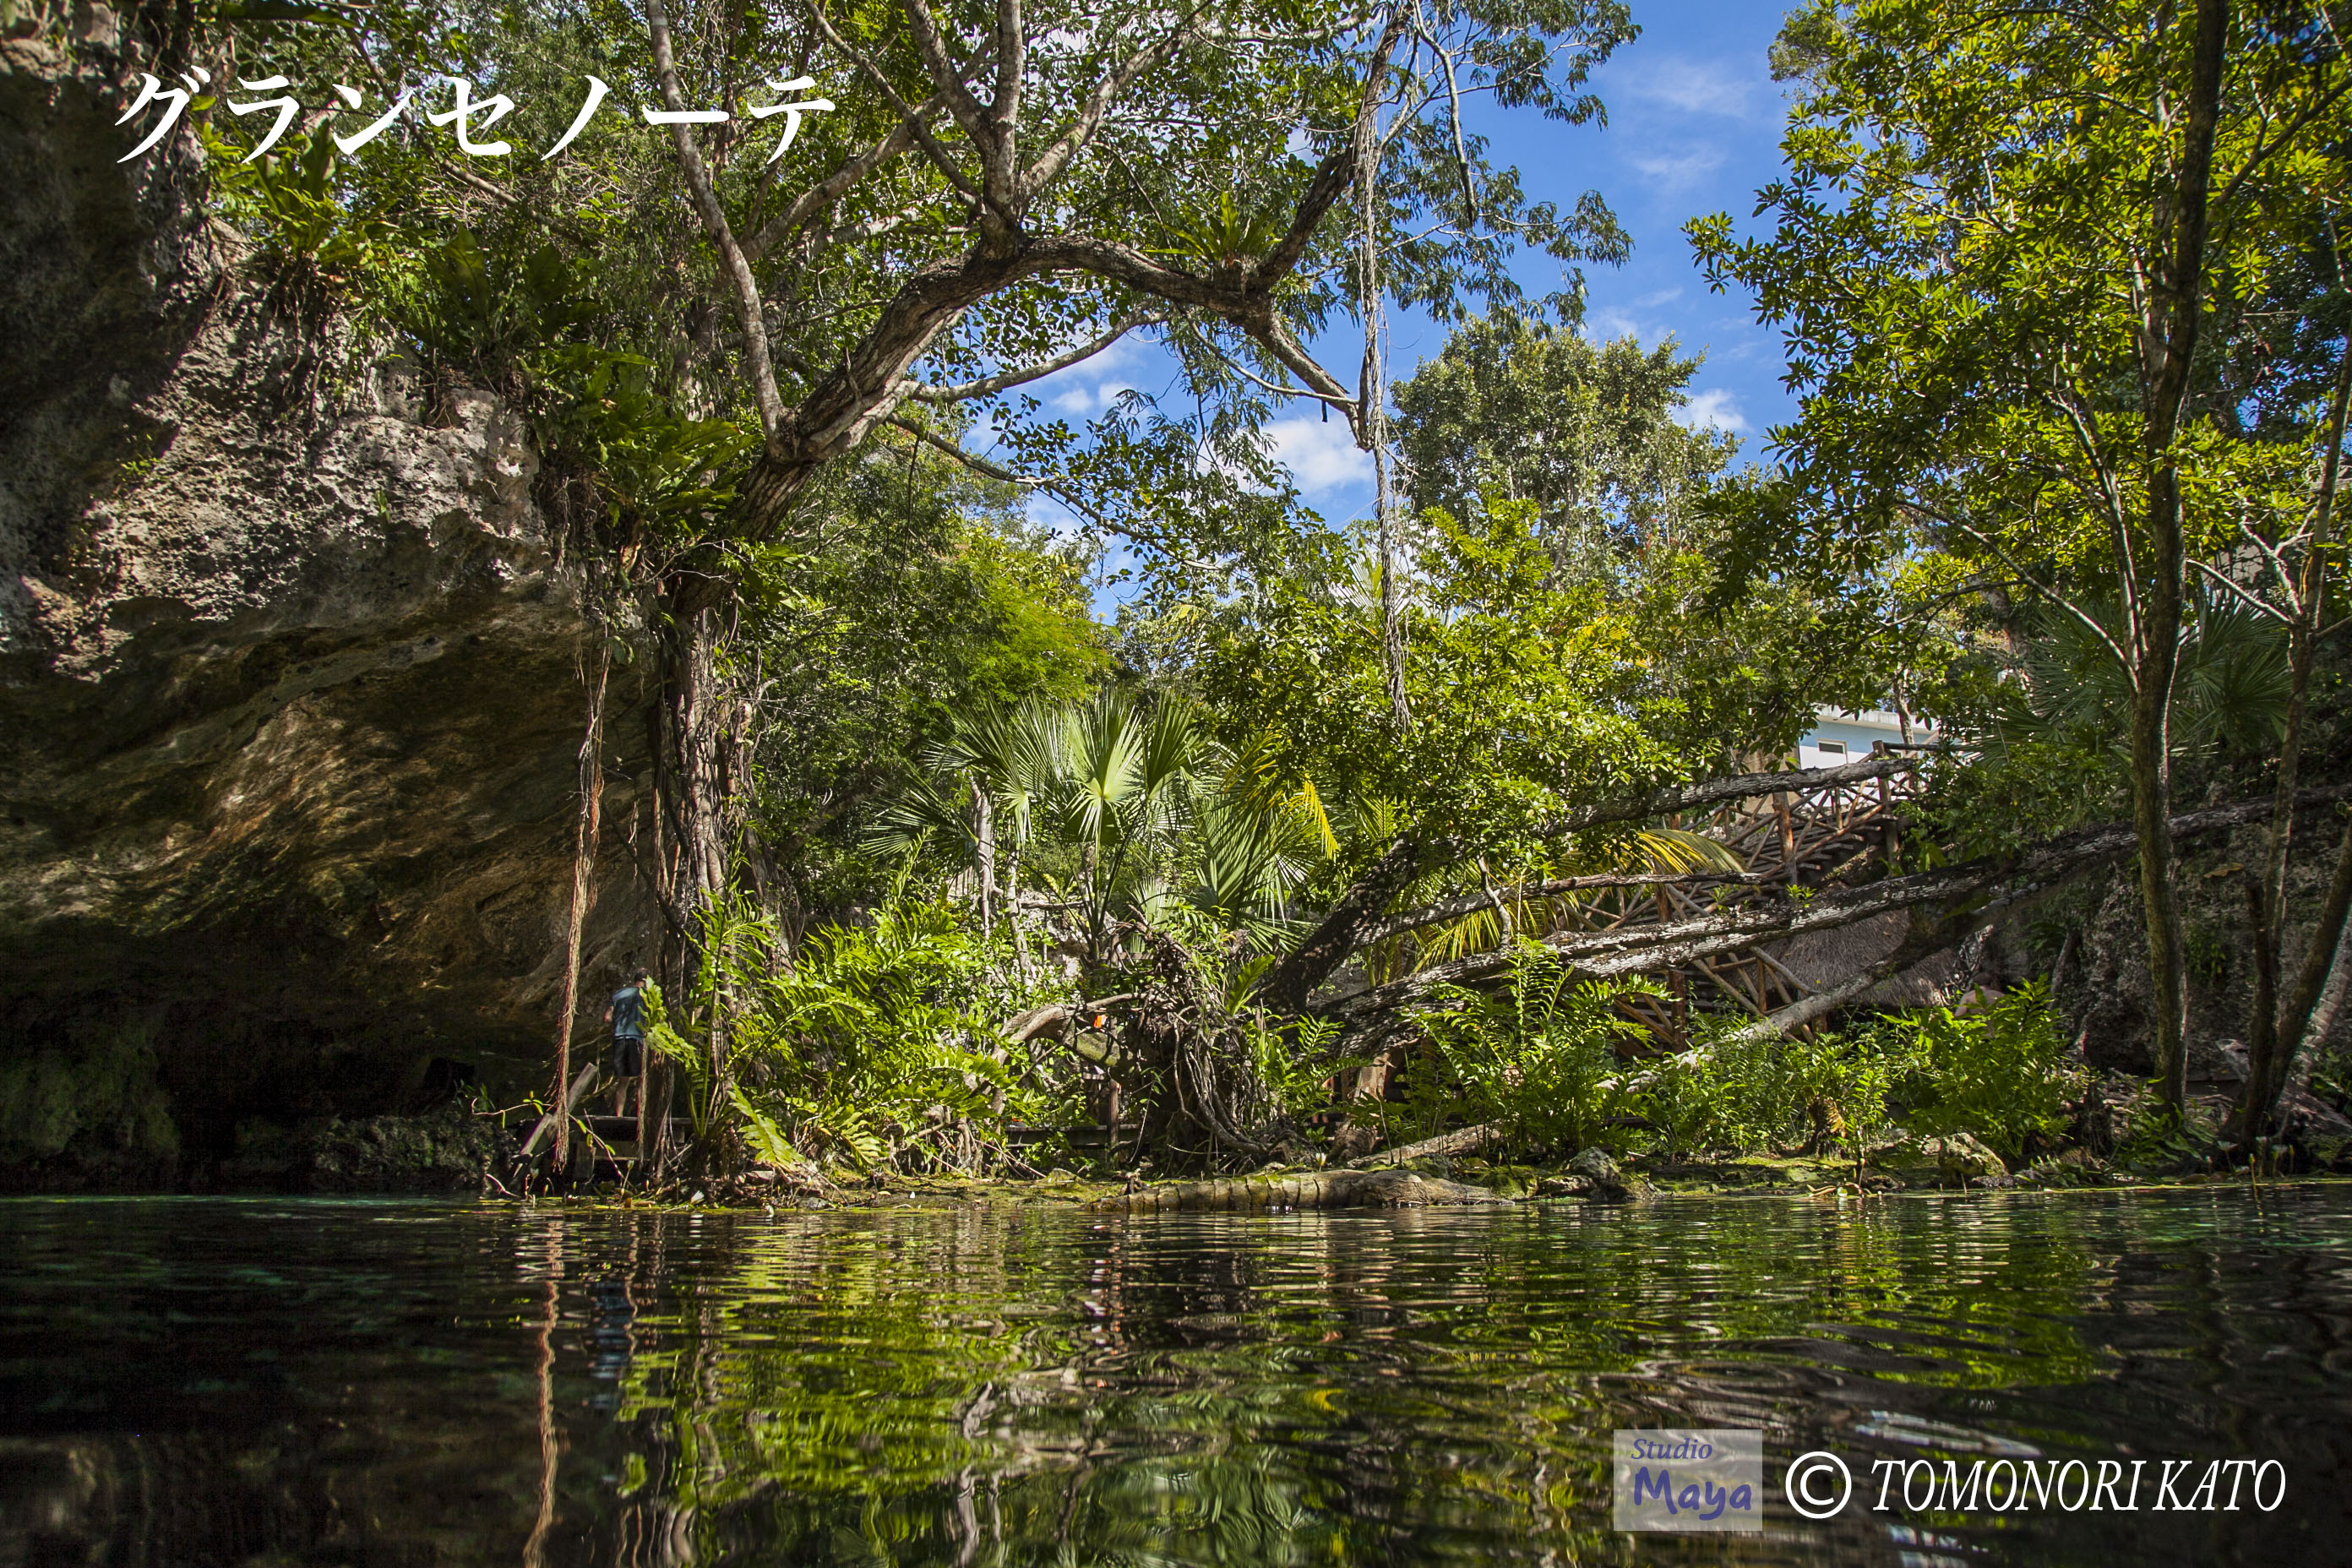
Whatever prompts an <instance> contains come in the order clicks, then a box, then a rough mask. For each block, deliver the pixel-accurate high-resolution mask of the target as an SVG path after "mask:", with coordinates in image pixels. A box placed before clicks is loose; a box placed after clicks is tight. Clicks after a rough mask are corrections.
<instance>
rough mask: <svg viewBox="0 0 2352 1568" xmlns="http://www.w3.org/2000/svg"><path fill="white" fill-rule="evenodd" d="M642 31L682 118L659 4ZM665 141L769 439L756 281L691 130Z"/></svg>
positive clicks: (770, 407) (678, 130) (650, 5)
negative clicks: (725, 302) (729, 304)
mask: <svg viewBox="0 0 2352 1568" xmlns="http://www.w3.org/2000/svg"><path fill="white" fill-rule="evenodd" d="M646 26H647V28H648V29H649V30H650V31H651V32H652V34H653V46H654V74H655V75H656V77H658V78H659V79H660V80H661V91H662V102H663V103H664V104H665V105H667V107H668V108H669V109H670V110H671V111H672V112H674V113H682V112H684V111H685V109H686V94H685V92H684V91H683V90H682V89H680V88H679V87H678V82H677V58H675V57H674V56H673V55H672V53H671V51H670V37H669V13H668V11H667V9H665V8H664V6H663V4H662V0H646ZM670 137H671V140H672V141H673V142H675V143H676V144H677V165H678V168H679V170H680V171H681V172H683V173H684V174H685V175H686V184H687V189H688V191H690V192H691V193H692V194H693V196H694V206H695V210H696V212H698V214H700V215H701V217H702V227H703V231H704V233H706V234H708V235H709V237H710V243H711V244H712V245H714V246H716V247H718V248H719V261H720V262H721V264H722V268H723V270H724V271H725V272H726V274H727V280H728V282H729V284H730V286H732V288H733V289H734V293H735V310H736V315H737V318H738V320H739V321H740V324H741V326H742V329H743V367H744V371H745V373H746V374H748V375H749V376H750V377H751V395H752V396H753V397H754V398H755V399H756V400H757V401H758V403H759V405H760V428H761V431H763V432H765V433H767V434H769V435H773V434H774V432H775V429H776V427H777V426H778V425H779V424H781V423H782V420H783V416H784V402H783V398H782V396H781V395H779V394H778V393H777V391H776V367H775V365H774V364H773V363H772V362H771V361H770V360H769V358H768V320H767V310H766V308H765V307H764V306H763V305H762V304H761V300H760V283H759V279H756V278H754V277H753V276H752V275H751V258H749V257H747V256H745V255H744V254H743V247H741V246H740V245H738V244H736V242H735V229H734V226H733V225H731V224H730V223H729V222H728V221H727V209H726V208H725V207H723V206H721V205H719V193H718V191H716V190H715V189H713V188H712V186H711V184H710V170H709V166H708V165H706V164H705V163H703V161H702V150H701V149H700V148H698V147H697V146H696V145H695V144H694V135H693V127H691V126H689V125H685V124H674V125H672V126H671V127H670Z"/></svg>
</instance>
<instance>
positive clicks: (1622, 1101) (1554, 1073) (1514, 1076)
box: [1406, 941, 1659, 1150]
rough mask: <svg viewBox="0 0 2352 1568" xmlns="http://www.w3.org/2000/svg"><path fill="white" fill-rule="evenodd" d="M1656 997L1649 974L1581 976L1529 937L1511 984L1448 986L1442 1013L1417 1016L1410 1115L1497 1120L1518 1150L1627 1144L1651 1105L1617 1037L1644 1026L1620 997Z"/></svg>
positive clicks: (1425, 1119) (1434, 1120)
mask: <svg viewBox="0 0 2352 1568" xmlns="http://www.w3.org/2000/svg"><path fill="white" fill-rule="evenodd" d="M1636 993H1640V994H1649V995H1656V994H1659V993H1658V991H1657V988H1656V987H1655V986H1654V984H1651V983H1650V982H1647V981H1618V982H1607V981H1591V980H1588V981H1584V982H1581V983H1579V982H1578V981H1577V980H1576V978H1575V972H1574V971H1573V970H1572V969H1570V967H1569V966H1568V965H1567V964H1566V963H1563V962H1561V960H1560V959H1559V955H1558V954H1556V953H1554V952H1551V951H1550V950H1549V949H1548V948H1545V947H1542V946H1540V945H1538V943H1535V942H1524V941H1523V942H1522V943H1521V946H1520V951H1519V954H1518V958H1517V962H1516V963H1514V964H1513V965H1512V968H1511V973H1510V979H1509V982H1508V983H1507V985H1506V986H1505V988H1504V989H1503V990H1501V991H1499V992H1496V993H1494V994H1486V993H1484V992H1479V991H1473V990H1469V989H1467V988H1465V987H1463V986H1455V985H1449V986H1444V987H1442V988H1441V989H1440V990H1439V991H1438V992H1437V993H1436V996H1437V999H1438V1000H1439V1002H1440V1003H1441V1004H1446V1005H1445V1006H1444V1007H1442V1008H1440V1009H1432V1010H1428V1011H1424V1012H1423V1013H1421V1014H1420V1015H1419V1018H1420V1023H1421V1026H1422V1028H1423V1032H1424V1033H1425V1034H1426V1036H1427V1037H1428V1040H1429V1046H1430V1053H1429V1058H1428V1064H1427V1065H1428V1069H1429V1070H1423V1071H1418V1072H1416V1073H1414V1074H1413V1075H1412V1080H1411V1086H1410V1089H1409V1091H1408V1096H1407V1101H1406V1103H1407V1110H1408V1113H1409V1114H1411V1115H1412V1117H1413V1118H1414V1120H1416V1121H1419V1122H1420V1123H1421V1124H1422V1125H1423V1127H1425V1128H1428V1129H1430V1130H1432V1131H1434V1130H1435V1129H1436V1128H1437V1127H1438V1126H1440V1125H1441V1124H1444V1123H1446V1122H1454V1121H1459V1122H1465V1123H1466V1122H1480V1121H1497V1122H1501V1123H1502V1124H1504V1126H1505V1127H1506V1128H1507V1129H1508V1139H1509V1142H1512V1143H1514V1144H1516V1145H1517V1146H1518V1147H1521V1148H1529V1149H1532V1148H1542V1147H1548V1146H1554V1145H1559V1146H1570V1147H1575V1148H1585V1147H1589V1146H1593V1145H1599V1146H1601V1147H1607V1148H1616V1149H1621V1150H1622V1148H1623V1146H1624V1145H1625V1143H1626V1142H1627V1138H1628V1127H1627V1122H1628V1121H1630V1120H1632V1119H1634V1118H1638V1117H1639V1115H1640V1114H1641V1112H1642V1110H1643V1100H1642V1097H1641V1096H1640V1095H1639V1093H1638V1092H1637V1091H1636V1090H1635V1089H1634V1087H1633V1081H1632V1075H1630V1074H1629V1073H1628V1072H1627V1071H1626V1069H1625V1067H1624V1065H1623V1064H1622V1063H1621V1062H1620V1061H1619V1060H1618V1058H1617V1050H1616V1047H1617V1042H1618V1041H1620V1040H1622V1039H1624V1038H1627V1037H1639V1036H1641V1035H1643V1034H1644V1033H1645V1031H1644V1030H1643V1027H1642V1026H1641V1025H1639V1024H1637V1023H1634V1022H1633V1020H1631V1019H1629V1018H1626V1017H1623V1016H1621V1015H1620V1014H1619V1013H1618V1011H1617V1002H1618V999H1619V998H1620V997H1622V996H1626V995H1629V994H1636Z"/></svg>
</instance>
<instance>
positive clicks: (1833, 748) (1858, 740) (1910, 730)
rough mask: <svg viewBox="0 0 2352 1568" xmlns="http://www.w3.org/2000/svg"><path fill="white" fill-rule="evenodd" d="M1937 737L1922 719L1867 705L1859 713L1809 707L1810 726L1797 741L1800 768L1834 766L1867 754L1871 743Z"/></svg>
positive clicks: (1920, 741) (1890, 743)
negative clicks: (1910, 717)
mask: <svg viewBox="0 0 2352 1568" xmlns="http://www.w3.org/2000/svg"><path fill="white" fill-rule="evenodd" d="M1939 739H1940V737H1939V736H1938V735H1937V733H1936V726H1935V725H1933V724H1931V723H1929V722H1927V721H1926V720H1924V719H1912V720H1909V721H1906V720H1905V719H1904V717H1903V715H1902V714H1900V713H1897V712H1895V711H1894V710H1891V709H1884V708H1871V709H1866V710H1864V711H1862V712H1859V713H1847V712H1842V711H1840V710H1837V709H1835V708H1816V709H1814V710H1813V727H1812V728H1811V730H1809V731H1806V732H1805V735H1804V738H1803V739H1801V740H1800V741H1799V742H1797V765H1798V766H1799V767H1801V768H1836V767H1843V766H1844V765H1845V764H1846V763H1858V762H1861V761H1862V760H1863V759H1864V758H1865V757H1867V756H1869V755H1870V750H1871V747H1872V745H1873V744H1874V743H1875V742H1882V741H1883V742H1885V743H1886V745H1887V746H1888V748H1889V749H1893V748H1895V747H1898V746H1906V745H1909V746H1922V745H1933V744H1935V743H1936V742H1937V740H1939Z"/></svg>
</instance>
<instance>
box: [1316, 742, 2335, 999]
mask: <svg viewBox="0 0 2352 1568" xmlns="http://www.w3.org/2000/svg"><path fill="white" fill-rule="evenodd" d="M1833 771H1836V772H1844V771H1846V770H1843V769H1838V770H1833ZM2347 799H2352V784H2339V785H2336V786H2333V787H2331V788H2327V789H2314V790H2305V791H2303V792H2301V793H2300V794H2299V795H2297V796H2296V797H2295V805H2296V806H2297V808H2298V809H2300V810H2311V809H2315V808H2316V807H2319V806H2325V805H2335V804H2336V802H2338V801H2342V800H2347ZM2271 805H2272V803H2271V802H2270V801H2269V800H2267V799H2257V800H2244V801H2238V802H2234V803H2232V804H2231V805H2219V806H2211V807H2209V808H2207V809H2205V810H2203V811H2192V812H2188V813H2186V814H2184V815H2182V816H2176V817H2174V818H2173V819H2172V822H2171V829H2172V837H2175V838H2189V837H2196V836H2198V835H2200V834H2204V833H2213V832H2218V831H2220V830H2221V829H2223V828H2228V827H2235V826H2240V825H2242V824H2243V823H2247V822H2252V821H2254V820H2257V819H2258V818H2260V817H2261V816H2263V815H2265V814H2266V813H2268V812H2269V811H2270V809H2271ZM2137 845H2138V835H2137V830H2136V829H2135V828H2134V827H2133V826H2132V825H2131V824H2129V823H2112V824H2108V825H2106V826H2100V827H2088V828H2084V829H2082V830H2081V831H2079V832H2075V833H2069V834H2064V835H2062V836H2060V837H2056V838H2052V839H2047V840H2045V841H2043V842H2042V843H2041V844H2037V845H2032V846H2031V847H2027V848H2025V849H2022V850H2019V851H2016V852H2014V853H2011V854H2008V855H1997V856H1987V857H1985V858H1981V859H1978V860H1971V861H1969V862H1967V863H1965V864H1963V865H1959V866H1954V867H1948V868H1944V869H1942V870H1937V871H1925V872H1921V873H1918V874H1916V875H1915V876H1909V877H1895V878H1890V879H1887V880H1885V881H1883V882H1872V883H1869V884H1866V885H1865V886H1863V887H1859V888H1850V889H1839V890H1836V891H1832V892H1825V893H1821V894H1818V895H1816V896H1814V897H1811V898H1808V899H1803V900H1799V899H1796V898H1793V897H1791V896H1790V895H1789V894H1788V893H1787V892H1785V891H1782V890H1780V889H1773V890H1772V891H1771V894H1770V896H1769V897H1767V898H1765V899H1762V900H1758V901H1757V902H1754V903H1749V904H1743V905H1741V906H1739V907H1738V908H1737V909H1732V910H1724V911H1722V912H1721V913H1718V914H1713V915H1703V916H1698V917H1696V918H1693V919H1690V920H1682V921H1661V922H1659V923H1657V924H1655V925H1643V926H1619V927H1612V928H1611V929H1609V930H1607V931H1561V932H1556V933H1554V934H1553V935H1551V936H1549V937H1546V938H1544V939H1543V944H1544V945H1545V946H1546V947H1549V948H1550V949H1551V950H1552V951H1553V952H1556V953H1558V954H1559V956H1560V957H1562V958H1563V959H1565V960H1567V961H1568V962H1569V963H1570V964H1571V965H1572V966H1573V967H1574V968H1575V970H1576V971H1577V973H1580V974H1582V975H1584V976H1586V977H1587V978H1591V979H1610V978H1613V977H1616V976H1620V975H1631V974H1640V973H1645V972H1648V971H1651V970H1655V969H1664V968H1671V967H1674V966H1675V965H1679V964H1684V963H1692V962H1694V961H1696V960H1697V959H1702V958H1711V957H1714V956H1715V955H1717V954H1718V953H1725V952H1737V951H1738V950H1739V949H1741V948H1746V947H1752V946H1754V945H1755V944H1756V943H1757V942H1762V941H1766V940H1769V939H1773V938H1779V937H1788V936H1796V935H1799V934H1801V933H1803V932H1806V931H1832V930H1835V929H1837V928H1839V927H1841V926H1848V925H1853V924H1855V923H1856V922H1858V921H1866V920H1869V919H1871V918H1873V917H1874V916H1877V915H1883V914H1886V913H1889V912H1892V911H1895V910H1911V909H1916V908H1919V907H1920V906H1923V905H1935V904H1941V905H1944V906H1946V907H1947V912H1946V915H1945V917H1944V918H1946V919H1950V918H1953V917H1955V916H1958V915H1959V914H1960V913H1962V912H1963V911H1962V910H1960V909H1959V908H1958V907H1957V906H1962V905H1965V904H1967V903H1968V902H1969V900H1978V899H1984V898H1987V897H1989V896H1990V895H1993V894H1995V893H1996V892H1998V893H1999V894H2000V899H1999V901H2000V902H2001V903H2004V904H2008V903H2015V902H2017V901H2019V900H2021V899H2024V898H2028V897H2032V896H2034V895H2036V894H2039V893H2042V892H2044V891H2047V890H2048V889H2050V888H2051V887H2053V886H2054V885H2056V884H2057V883H2060V882H2063V881H2065V880H2067V879H2071V878H2073V877H2074V876H2076V875H2079V874H2080V873H2081V872H2083V871H2084V870H2086V869H2088V868H2090V867H2092V866H2094V865H2095V864H2097V863H2098V862H2100V861H2102V860H2107V859H2112V858H2115V857H2116V856H2118V855H2127V854H2129V853H2131V852H2132V851H2133V850H2134V849H2135V848H2136V847H2137ZM1513 962H1514V955H1513V953H1512V952H1508V951H1503V950H1498V951H1495V952H1479V953H1473V954H1471V955H1470V956H1468V957H1466V958H1461V959H1456V960H1454V962H1452V963H1441V964H1434V965H1433V966H1431V967H1430V968H1428V969H1424V970H1423V971H1421V972H1420V973H1417V974H1411V975H1407V976H1406V977H1405V978H1403V979H1402V980H1394V981H1391V982H1390V983H1389V984H1385V985H1376V986H1374V987H1372V988H1371V989H1370V990H1368V991H1362V992H1359V993H1357V994H1355V995H1353V996H1346V997H1342V998H1340V999H1339V1000H1338V1001H1335V1002H1333V1003H1331V1004H1330V1005H1328V1006H1326V1007H1321V1008H1318V1009H1316V1011H1317V1012H1318V1014H1320V1015H1321V1016H1325V1017H1328V1018H1334V1019H1337V1020H1339V1022H1340V1023H1342V1024H1343V1025H1345V1026H1348V1027H1349V1028H1350V1029H1354V1028H1360V1027H1364V1026H1370V1025H1373V1024H1375V1023H1377V1022H1378V1021H1379V1020H1381V1019H1383V1018H1386V1017H1390V1016H1394V1015H1396V1014H1398V1013H1400V1012H1402V1011H1403V1010H1405V1009H1408V1008H1411V1007H1412V1006H1414V1005H1419V1004H1422V1003H1425V1002H1427V1001H1429V1000H1430V999H1431V998H1432V997H1433V996H1434V995H1435V994H1437V993H1439V992H1440V991H1442V990H1443V989H1444V988H1445V987H1447V986H1454V985H1467V984H1477V983H1479V982H1482V981H1485V980H1488V979H1491V978H1493V977H1495V976H1496V975H1498V974H1500V973H1503V972H1504V971H1506V970H1507V969H1508V968H1509V966H1510V965H1511V963H1513ZM1832 989H1836V987H1832ZM1864 989H1866V987H1864ZM1854 994H1860V992H1859V990H1857V991H1856V992H1855V993H1854ZM1784 1011H1787V1010H1786V1009H1784ZM1795 1021H1798V1020H1793V1019H1792V1020H1791V1022H1792V1025H1793V1022H1795Z"/></svg>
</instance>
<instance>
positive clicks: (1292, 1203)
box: [1087, 1171, 1511, 1214]
mask: <svg viewBox="0 0 2352 1568" xmlns="http://www.w3.org/2000/svg"><path fill="white" fill-rule="evenodd" d="M1510 1201H1511V1200H1510V1199H1508V1198H1507V1197H1505V1196H1503V1195H1502V1194H1500V1193H1496V1192H1493V1191H1490V1190H1489V1189H1487V1188H1486V1187H1474V1186H1469V1185H1466V1184H1463V1183H1460V1182H1447V1181H1441V1180H1439V1179H1437V1178H1436V1177H1434V1176H1422V1175H1416V1174H1414V1173H1412V1172H1411V1171H1305V1172H1301V1173H1297V1174H1295V1175H1286V1176H1236V1177H1234V1178H1232V1179H1231V1180H1227V1181H1209V1182H1173V1183H1170V1184H1167V1185H1165V1186H1157V1187H1139V1188H1137V1189H1136V1190H1135V1191H1133V1192H1130V1193H1116V1194H1112V1195H1111V1196H1109V1197H1107V1198H1098V1199H1097V1200H1096V1201H1095V1202H1093V1203H1090V1204H1088V1205H1087V1209H1088V1210H1089V1211H1090V1212H1092V1213H1096V1214H1253V1213H1262V1212H1270V1211H1276V1210H1281V1209H1366V1208H1421V1207H1424V1206H1434V1205H1466V1204H1502V1203H1508V1202H1510Z"/></svg>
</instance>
